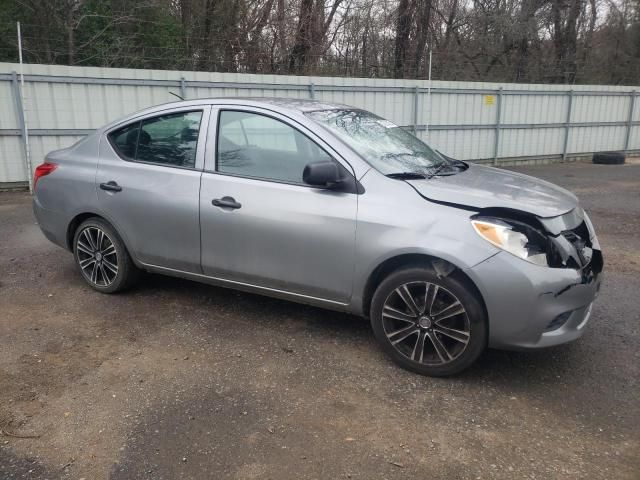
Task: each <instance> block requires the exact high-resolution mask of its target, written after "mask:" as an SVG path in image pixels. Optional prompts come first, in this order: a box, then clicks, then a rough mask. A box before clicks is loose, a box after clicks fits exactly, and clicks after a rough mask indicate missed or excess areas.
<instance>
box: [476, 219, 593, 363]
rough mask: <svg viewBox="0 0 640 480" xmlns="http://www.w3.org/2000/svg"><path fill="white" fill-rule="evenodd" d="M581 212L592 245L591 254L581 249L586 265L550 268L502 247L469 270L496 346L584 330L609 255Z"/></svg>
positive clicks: (531, 343)
mask: <svg viewBox="0 0 640 480" xmlns="http://www.w3.org/2000/svg"><path fill="white" fill-rule="evenodd" d="M579 216H580V218H579V220H580V221H581V222H580V224H581V228H582V230H583V231H584V232H585V233H586V232H588V233H586V235H587V236H588V242H587V243H588V245H589V246H588V247H586V248H585V250H588V251H589V254H588V258H585V255H584V254H582V253H579V254H578V252H577V251H576V255H575V256H576V260H577V261H578V262H582V263H581V265H580V266H579V265H575V268H569V267H566V268H550V267H545V266H540V265H535V264H532V263H529V262H526V261H523V260H521V259H520V258H517V257H515V256H514V255H511V254H509V253H507V252H500V253H498V254H496V255H494V256H493V257H491V258H489V259H487V260H485V261H484V262H481V263H480V264H478V265H476V266H475V267H473V268H471V269H468V270H467V273H468V275H469V276H470V277H471V279H472V280H473V281H474V282H475V284H476V285H477V287H478V288H479V290H480V293H481V294H482V297H483V299H484V302H485V306H486V309H487V314H488V318H489V346H490V347H495V348H504V349H517V350H528V349H537V348H544V347H550V346H553V345H559V344H562V343H566V342H570V341H572V340H575V339H577V338H578V337H580V336H581V335H582V333H583V332H584V329H585V327H586V325H587V324H588V322H589V320H590V318H591V311H592V306H593V301H594V300H595V298H596V297H597V295H598V292H599V290H600V285H601V282H602V266H603V261H602V254H601V251H600V245H599V244H598V241H597V238H596V236H595V233H594V232H593V226H592V225H591V222H590V220H589V218H588V216H587V215H586V214H584V212H580V215H579ZM573 217H575V214H572V215H571V216H568V218H567V219H566V222H567V223H566V224H565V225H566V226H571V227H572V228H573V227H575V225H571V224H574V223H575V220H578V219H575V218H573ZM582 221H584V223H582ZM549 230H551V229H549ZM559 230H564V229H563V228H559ZM567 231H569V230H568V229H567ZM577 231H579V229H578V230H577ZM558 233H560V232H558ZM565 233H566V232H565ZM575 245H576V246H581V247H584V245H582V244H578V243H576V244H575ZM576 250H577V248H576ZM572 256H573V255H572ZM578 257H579V258H578Z"/></svg>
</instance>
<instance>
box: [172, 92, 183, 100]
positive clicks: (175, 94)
mask: <svg viewBox="0 0 640 480" xmlns="http://www.w3.org/2000/svg"><path fill="white" fill-rule="evenodd" d="M169 93H170V94H171V95H173V96H174V97H178V98H179V99H180V100H184V98H182V97H181V96H180V95H178V94H177V93H173V92H169Z"/></svg>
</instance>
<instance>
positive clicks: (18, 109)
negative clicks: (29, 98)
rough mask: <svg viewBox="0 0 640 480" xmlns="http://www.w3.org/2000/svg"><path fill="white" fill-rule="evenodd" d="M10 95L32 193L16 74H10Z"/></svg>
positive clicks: (22, 109)
mask: <svg viewBox="0 0 640 480" xmlns="http://www.w3.org/2000/svg"><path fill="white" fill-rule="evenodd" d="M11 93H12V94H13V99H14V101H15V107H16V118H17V119H18V124H19V125H18V128H19V129H20V139H21V140H22V142H21V143H22V155H23V159H24V164H25V168H26V169H27V180H28V182H29V191H30V192H31V191H33V187H32V185H31V182H32V181H33V180H32V179H31V175H32V172H31V167H30V162H29V147H28V145H27V124H26V123H25V121H24V107H23V105H22V94H21V92H20V84H19V83H18V74H17V73H16V72H15V71H14V72H11Z"/></svg>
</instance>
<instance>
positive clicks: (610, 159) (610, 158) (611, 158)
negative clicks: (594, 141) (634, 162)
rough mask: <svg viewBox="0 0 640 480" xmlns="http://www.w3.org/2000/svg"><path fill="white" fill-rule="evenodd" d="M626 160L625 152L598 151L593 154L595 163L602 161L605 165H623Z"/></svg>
mask: <svg viewBox="0 0 640 480" xmlns="http://www.w3.org/2000/svg"><path fill="white" fill-rule="evenodd" d="M624 160H625V155H624V153H618V152H598V153H594V154H593V163H600V164H603V165H622V164H623V163H624Z"/></svg>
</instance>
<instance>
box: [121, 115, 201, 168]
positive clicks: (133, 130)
mask: <svg viewBox="0 0 640 480" xmlns="http://www.w3.org/2000/svg"><path fill="white" fill-rule="evenodd" d="M201 120H202V111H196V112H179V113H170V114H166V115H160V116H158V117H153V118H147V119H144V120H142V121H140V122H136V123H133V124H130V125H127V126H126V127H122V128H120V129H118V130H116V131H114V132H111V133H110V134H109V140H110V141H111V144H112V145H113V146H114V148H115V149H116V151H117V152H118V154H120V156H122V157H124V158H125V159H127V160H134V161H138V162H147V163H157V164H160V165H171V166H175V167H184V168H194V167H195V164H196V146H197V143H198V132H199V131H200V121H201Z"/></svg>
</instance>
